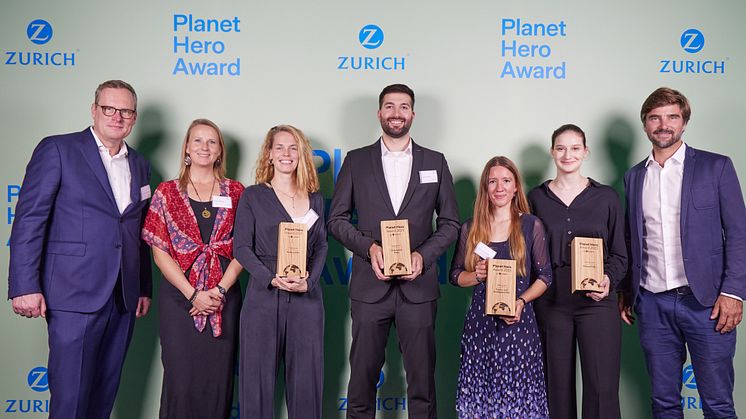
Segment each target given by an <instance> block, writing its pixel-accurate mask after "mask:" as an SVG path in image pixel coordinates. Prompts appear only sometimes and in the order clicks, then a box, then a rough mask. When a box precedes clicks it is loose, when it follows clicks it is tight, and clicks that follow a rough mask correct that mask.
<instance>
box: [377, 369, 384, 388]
mask: <svg viewBox="0 0 746 419" xmlns="http://www.w3.org/2000/svg"><path fill="white" fill-rule="evenodd" d="M383 382H384V378H383V371H381V374H380V375H379V376H378V382H377V383H376V388H381V386H382V385H383Z"/></svg>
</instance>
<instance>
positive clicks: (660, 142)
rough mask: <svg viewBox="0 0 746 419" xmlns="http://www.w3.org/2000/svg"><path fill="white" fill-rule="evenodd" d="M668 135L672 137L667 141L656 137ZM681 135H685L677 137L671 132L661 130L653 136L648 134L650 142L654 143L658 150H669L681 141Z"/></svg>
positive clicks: (656, 131)
mask: <svg viewBox="0 0 746 419" xmlns="http://www.w3.org/2000/svg"><path fill="white" fill-rule="evenodd" d="M666 133H667V134H670V135H671V137H669V138H668V139H667V140H659V139H657V138H656V137H655V136H656V135H659V134H666ZM681 134H683V133H679V135H675V133H674V132H673V131H671V130H667V129H659V130H655V131H653V133H652V134H648V139H649V140H650V142H651V143H653V144H654V145H655V146H656V147H658V148H668V147H671V146H672V145H674V144H676V143H678V142H679V141H681Z"/></svg>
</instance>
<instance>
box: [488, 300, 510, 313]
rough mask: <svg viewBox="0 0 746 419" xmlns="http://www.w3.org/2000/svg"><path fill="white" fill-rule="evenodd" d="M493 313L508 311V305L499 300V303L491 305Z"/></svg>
mask: <svg viewBox="0 0 746 419" xmlns="http://www.w3.org/2000/svg"><path fill="white" fill-rule="evenodd" d="M492 313H493V314H500V313H510V306H509V305H507V304H506V303H504V302H502V301H500V302H499V303H497V304H495V305H493V306H492Z"/></svg>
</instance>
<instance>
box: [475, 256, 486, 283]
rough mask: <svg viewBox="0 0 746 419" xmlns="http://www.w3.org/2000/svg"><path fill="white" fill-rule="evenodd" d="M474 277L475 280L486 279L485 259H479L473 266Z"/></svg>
mask: <svg viewBox="0 0 746 419" xmlns="http://www.w3.org/2000/svg"><path fill="white" fill-rule="evenodd" d="M474 278H475V279H476V280H477V282H484V281H486V280H487V261H486V260H484V259H480V260H479V262H477V264H476V266H475V267H474Z"/></svg>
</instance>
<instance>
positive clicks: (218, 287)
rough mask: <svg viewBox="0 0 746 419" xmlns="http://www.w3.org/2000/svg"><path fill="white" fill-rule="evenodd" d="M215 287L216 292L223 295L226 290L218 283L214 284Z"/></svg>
mask: <svg viewBox="0 0 746 419" xmlns="http://www.w3.org/2000/svg"><path fill="white" fill-rule="evenodd" d="M215 288H217V289H218V292H219V293H220V294H221V295H225V292H226V291H225V288H223V287H221V286H220V284H217V285H215Z"/></svg>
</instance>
